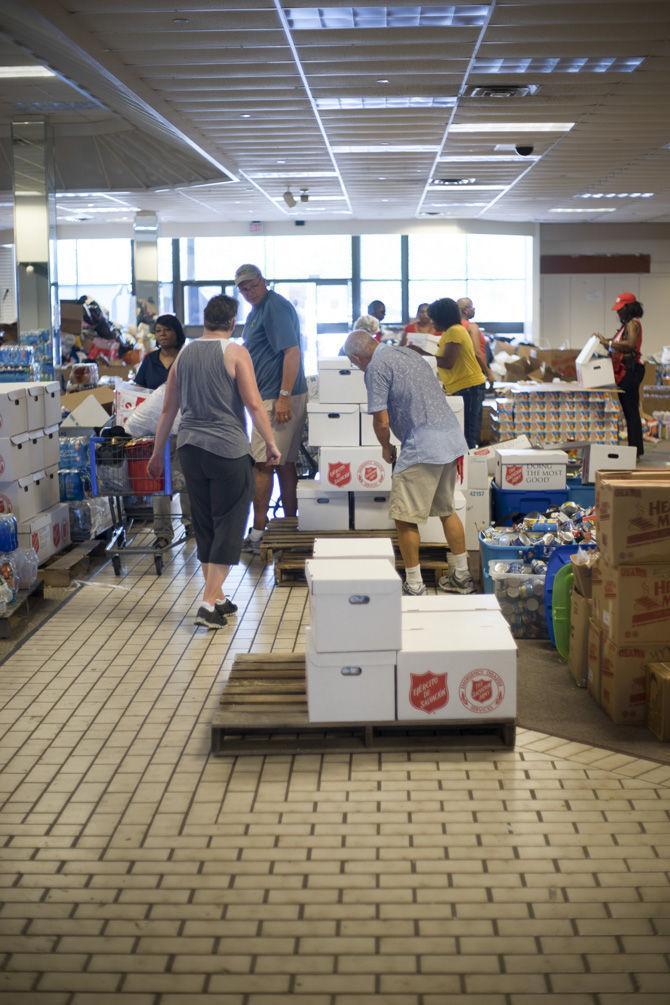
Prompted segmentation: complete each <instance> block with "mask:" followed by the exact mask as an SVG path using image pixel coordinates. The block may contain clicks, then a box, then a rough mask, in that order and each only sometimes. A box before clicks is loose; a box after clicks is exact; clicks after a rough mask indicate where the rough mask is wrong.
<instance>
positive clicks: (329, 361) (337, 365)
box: [319, 356, 361, 373]
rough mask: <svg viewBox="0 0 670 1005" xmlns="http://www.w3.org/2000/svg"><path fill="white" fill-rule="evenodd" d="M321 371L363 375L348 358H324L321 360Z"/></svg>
mask: <svg viewBox="0 0 670 1005" xmlns="http://www.w3.org/2000/svg"><path fill="white" fill-rule="evenodd" d="M319 370H341V371H342V372H343V373H351V372H352V371H353V372H355V373H361V371H360V370H359V369H358V367H357V366H354V365H353V363H350V362H349V360H348V358H347V357H346V356H324V357H323V358H322V359H320V360H319Z"/></svg>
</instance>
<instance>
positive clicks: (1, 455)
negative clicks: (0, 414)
mask: <svg viewBox="0 0 670 1005" xmlns="http://www.w3.org/2000/svg"><path fill="white" fill-rule="evenodd" d="M34 442H35V441H34V440H33V439H32V438H31V435H30V433H17V434H16V435H15V436H7V437H2V438H0V482H13V481H16V479H17V478H25V477H26V475H31V474H32V473H33V471H35V470H37V469H39V463H38V462H37V461H36V460H35V458H36V457H37V451H36V449H35V447H34Z"/></svg>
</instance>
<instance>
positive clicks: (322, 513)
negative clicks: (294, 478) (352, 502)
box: [298, 478, 349, 531]
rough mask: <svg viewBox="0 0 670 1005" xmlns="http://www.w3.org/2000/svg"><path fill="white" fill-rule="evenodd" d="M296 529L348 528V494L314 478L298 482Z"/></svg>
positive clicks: (302, 479)
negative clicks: (336, 490)
mask: <svg viewBox="0 0 670 1005" xmlns="http://www.w3.org/2000/svg"><path fill="white" fill-rule="evenodd" d="M298 530H306V531H314V530H349V495H348V493H346V492H334V491H333V490H332V489H326V488H324V486H323V485H322V483H321V482H320V481H318V480H316V479H311V478H309V479H308V478H301V479H300V480H299V482H298Z"/></svg>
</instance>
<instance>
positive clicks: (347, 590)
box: [305, 558, 400, 607]
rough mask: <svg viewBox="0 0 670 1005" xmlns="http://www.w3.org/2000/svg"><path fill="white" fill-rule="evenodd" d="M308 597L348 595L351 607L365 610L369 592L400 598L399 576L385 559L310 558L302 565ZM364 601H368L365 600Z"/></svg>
mask: <svg viewBox="0 0 670 1005" xmlns="http://www.w3.org/2000/svg"><path fill="white" fill-rule="evenodd" d="M305 576H306V579H307V585H308V587H309V591H310V593H313V594H314V595H315V596H319V595H321V596H323V595H324V594H338V595H340V594H347V595H348V596H349V597H350V598H354V597H355V598H357V599H356V600H354V599H352V600H351V603H352V606H354V607H356V606H359V605H360V606H365V605H366V604H367V603H369V595H370V593H371V592H373V591H374V592H375V593H376V594H380V593H382V594H392V593H397V594H398V595H400V576H399V575H398V573H397V572H396V571H395V569H394V568H392V566H391V563H390V562H389V560H388V559H387V558H366V559H362V558H352V559H351V560H346V561H342V559H339V558H310V559H308V560H307V561H306V562H305ZM366 598H367V599H366Z"/></svg>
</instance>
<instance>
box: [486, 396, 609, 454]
mask: <svg viewBox="0 0 670 1005" xmlns="http://www.w3.org/2000/svg"><path fill="white" fill-rule="evenodd" d="M619 422H620V411H619V406H618V404H617V401H616V395H614V394H611V393H608V392H606V391H589V390H585V389H583V388H580V387H578V386H577V385H576V384H563V385H560V387H559V386H558V385H555V384H549V385H542V384H539V385H536V386H534V387H530V388H527V389H526V388H523V389H522V388H515V389H512V391H511V392H510V394H509V395H508V396H507V397H505V398H499V399H498V401H497V433H498V437H499V439H500V440H507V439H510V438H512V437H514V436H520V435H524V434H525V435H527V436H530V437H531V439H532V440H533V442H534V443H541V444H544V445H548V444H551V443H562V442H564V441H566V440H585V441H588V442H589V443H617V441H618V438H619Z"/></svg>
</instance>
